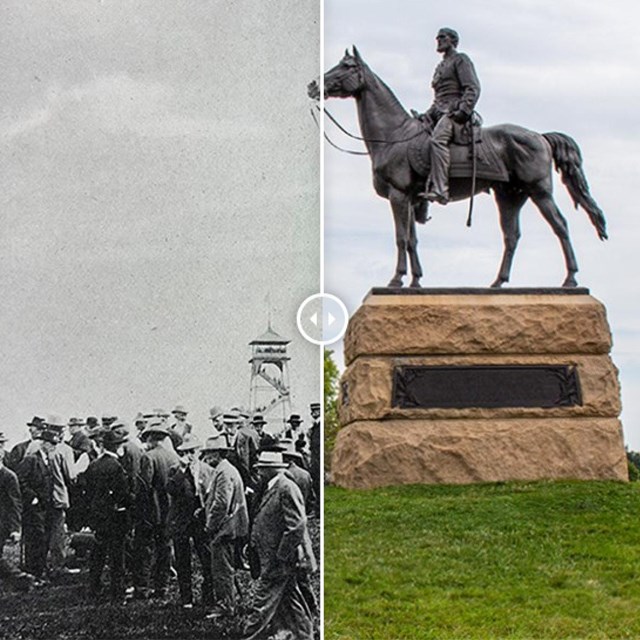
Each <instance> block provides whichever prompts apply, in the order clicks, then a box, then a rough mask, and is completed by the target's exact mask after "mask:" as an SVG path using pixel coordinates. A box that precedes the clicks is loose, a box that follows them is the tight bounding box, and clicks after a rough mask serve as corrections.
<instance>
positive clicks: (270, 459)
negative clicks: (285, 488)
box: [255, 451, 289, 469]
mask: <svg viewBox="0 0 640 640" xmlns="http://www.w3.org/2000/svg"><path fill="white" fill-rule="evenodd" d="M255 466H256V467H263V468H271V469H286V468H287V467H288V466H289V465H288V464H287V463H286V462H285V461H284V460H283V457H282V452H281V451H262V452H261V453H260V456H259V457H258V461H257V462H256V464H255Z"/></svg>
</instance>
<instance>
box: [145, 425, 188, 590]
mask: <svg viewBox="0 0 640 640" xmlns="http://www.w3.org/2000/svg"><path fill="white" fill-rule="evenodd" d="M142 435H143V439H144V440H145V442H146V443H147V446H148V447H149V449H148V451H147V452H146V454H145V455H144V456H143V457H142V459H141V461H140V477H141V481H142V482H143V483H144V484H145V486H146V487H147V491H148V492H149V502H150V504H149V506H150V514H149V515H150V527H149V530H148V537H149V543H152V544H153V548H154V557H155V563H154V574H153V587H154V591H153V595H154V597H156V598H159V599H164V598H165V595H166V589H167V582H168V580H169V570H170V566H171V536H170V534H169V507H170V504H171V498H170V496H169V494H168V493H167V482H168V481H169V470H170V469H171V468H172V467H175V466H176V465H178V464H180V458H178V455H177V454H176V452H175V451H174V450H173V447H172V446H171V444H170V443H171V440H170V437H171V436H170V434H169V431H168V429H167V428H166V427H165V426H164V421H161V420H158V419H156V420H152V421H151V422H150V423H149V425H148V426H147V428H146V429H145V431H144V432H143V434H142ZM164 442H167V445H168V446H167V445H165V444H164Z"/></svg>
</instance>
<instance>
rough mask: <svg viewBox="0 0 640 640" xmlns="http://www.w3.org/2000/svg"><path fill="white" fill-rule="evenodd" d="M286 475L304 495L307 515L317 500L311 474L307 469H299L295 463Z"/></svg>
mask: <svg viewBox="0 0 640 640" xmlns="http://www.w3.org/2000/svg"><path fill="white" fill-rule="evenodd" d="M285 473H286V474H287V475H288V476H289V477H290V478H291V479H292V480H293V481H294V482H295V483H296V484H297V485H298V489H300V492H301V493H302V499H303V500H304V506H305V510H306V513H309V511H310V510H311V508H312V507H313V503H314V499H315V492H314V490H313V480H312V479H311V474H310V473H309V472H308V471H307V470H306V469H303V468H302V467H299V466H298V465H297V464H296V463H295V462H292V463H291V464H290V465H289V468H288V469H287V470H286V471H285Z"/></svg>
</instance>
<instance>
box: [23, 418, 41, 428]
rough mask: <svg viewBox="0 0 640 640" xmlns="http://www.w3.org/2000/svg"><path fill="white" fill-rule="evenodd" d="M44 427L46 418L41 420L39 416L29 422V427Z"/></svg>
mask: <svg viewBox="0 0 640 640" xmlns="http://www.w3.org/2000/svg"><path fill="white" fill-rule="evenodd" d="M43 425H44V418H40V417H38V416H33V418H31V422H27V427H36V429H37V428H40V427H42V426H43Z"/></svg>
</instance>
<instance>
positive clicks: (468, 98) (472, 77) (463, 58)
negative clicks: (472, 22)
mask: <svg viewBox="0 0 640 640" xmlns="http://www.w3.org/2000/svg"><path fill="white" fill-rule="evenodd" d="M459 40H460V38H459V36H458V34H457V32H456V31H454V30H453V29H449V28H443V29H440V30H439V31H438V35H437V36H436V43H437V46H436V49H437V51H438V52H439V53H441V54H442V61H441V62H440V64H438V66H437V67H436V70H435V72H434V74H433V80H432V82H431V86H432V87H433V92H434V98H433V104H432V105H431V107H429V110H428V111H427V113H426V114H425V115H426V119H427V121H428V122H430V123H431V124H432V125H433V133H432V134H431V136H432V137H431V151H430V159H431V172H430V175H429V176H428V178H427V182H426V184H425V191H424V193H421V194H420V196H421V197H422V198H425V199H426V200H428V201H430V202H438V203H439V204H447V202H449V163H450V160H449V144H450V143H451V141H452V139H453V132H454V123H455V124H458V125H463V124H465V123H467V122H468V121H469V120H470V119H471V116H472V115H473V111H474V109H475V106H476V104H477V102H478V98H479V97H480V82H479V81H478V76H477V75H476V71H475V69H474V67H473V63H472V62H471V60H470V59H469V57H468V56H467V55H466V54H464V53H460V52H458V51H457V46H458V42H459Z"/></svg>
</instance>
